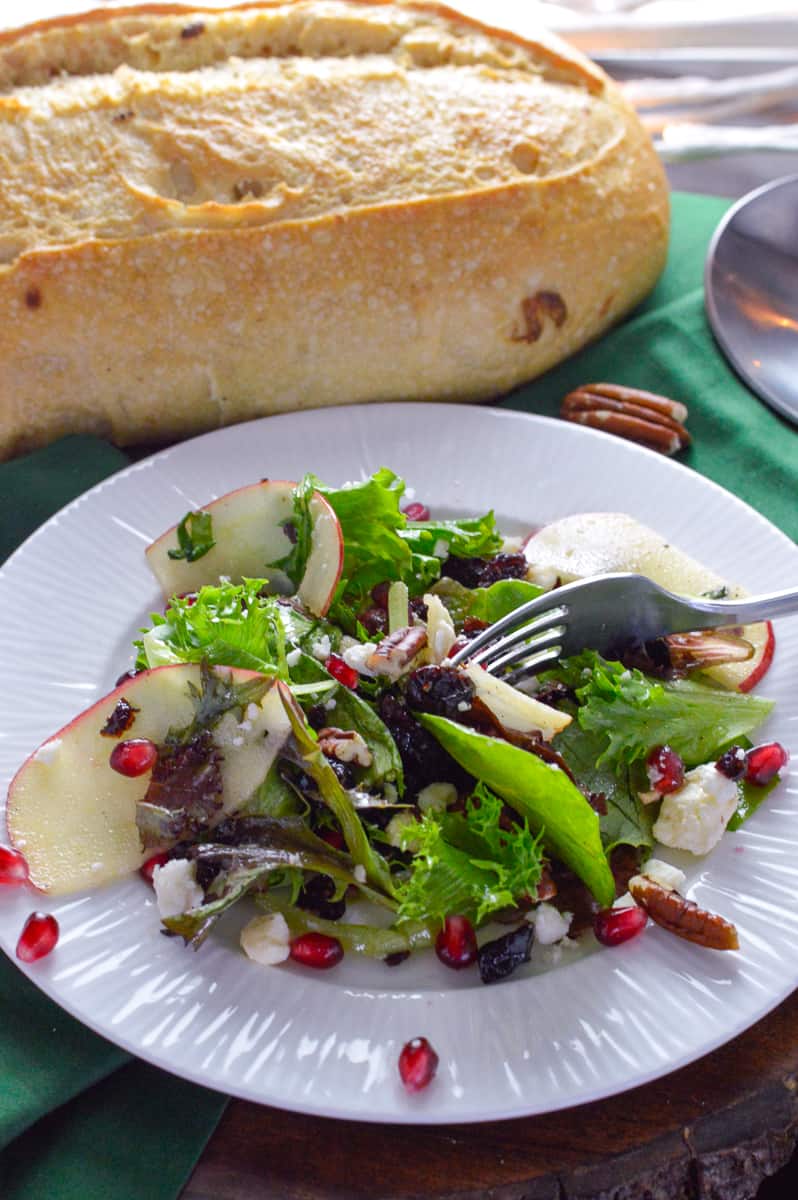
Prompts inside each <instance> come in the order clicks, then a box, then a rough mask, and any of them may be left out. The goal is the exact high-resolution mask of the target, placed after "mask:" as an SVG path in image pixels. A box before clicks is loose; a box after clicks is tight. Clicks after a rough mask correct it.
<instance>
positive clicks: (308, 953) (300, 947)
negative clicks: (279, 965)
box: [291, 933, 344, 971]
mask: <svg viewBox="0 0 798 1200" xmlns="http://www.w3.org/2000/svg"><path fill="white" fill-rule="evenodd" d="M343 956H344V948H343V946H342V945H341V943H340V942H339V941H338V938H334V937H330V936H329V934H327V933H301V934H300V935H299V937H295V938H294V940H293V941H292V942H291V957H292V958H293V960H294V962H298V963H302V965H303V966H304V967H315V968H316V970H317V971H326V970H328V969H329V968H330V967H335V966H337V965H338V963H339V962H340V961H341V959H342V958H343Z"/></svg>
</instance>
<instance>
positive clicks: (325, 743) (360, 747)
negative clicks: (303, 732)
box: [319, 725, 373, 767]
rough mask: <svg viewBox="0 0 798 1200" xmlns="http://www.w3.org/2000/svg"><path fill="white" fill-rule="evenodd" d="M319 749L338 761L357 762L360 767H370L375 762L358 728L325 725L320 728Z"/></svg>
mask: <svg viewBox="0 0 798 1200" xmlns="http://www.w3.org/2000/svg"><path fill="white" fill-rule="evenodd" d="M319 749H320V750H321V752H322V754H326V755H327V757H328V758H335V759H337V760H338V762H343V763H356V764H357V766H359V767H370V766H371V764H372V762H373V758H372V755H371V751H370V750H369V748H368V746H367V745H366V743H365V742H364V740H363V738H362V737H361V736H360V734H359V733H358V732H357V730H356V729H338V728H336V727H335V726H333V725H327V726H325V728H324V729H320V730H319Z"/></svg>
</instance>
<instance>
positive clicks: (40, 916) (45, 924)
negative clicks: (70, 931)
mask: <svg viewBox="0 0 798 1200" xmlns="http://www.w3.org/2000/svg"><path fill="white" fill-rule="evenodd" d="M57 942H58V922H57V921H56V919H55V917H54V916H53V915H52V914H51V913H41V912H33V913H31V915H30V916H29V917H28V919H27V921H26V922H25V924H24V925H23V927H22V933H21V934H20V935H19V941H18V942H17V958H19V959H21V961H22V962H26V963H32V962H36V961H37V960H38V959H40V958H44V957H45V956H46V955H48V954H49V953H50V951H51V950H54V949H55V947H56V944H57Z"/></svg>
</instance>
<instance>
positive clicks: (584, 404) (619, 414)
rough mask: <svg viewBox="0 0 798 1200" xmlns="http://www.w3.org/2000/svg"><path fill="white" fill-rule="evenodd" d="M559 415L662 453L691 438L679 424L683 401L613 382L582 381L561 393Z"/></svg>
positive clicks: (683, 414)
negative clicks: (562, 394) (565, 392)
mask: <svg viewBox="0 0 798 1200" xmlns="http://www.w3.org/2000/svg"><path fill="white" fill-rule="evenodd" d="M560 415H561V416H562V417H564V418H565V420H566V421H574V422H576V423H577V424H580V425H588V426H590V427H591V428H592V429H603V430H604V431H605V432H606V433H614V434H616V435H617V436H619V437H623V438H627V439H628V440H629V441H633V442H639V443H640V444H642V445H644V446H648V447H650V448H651V449H653V450H659V451H661V452H662V453H663V454H675V453H676V452H677V451H678V450H682V449H684V447H685V446H689V444H690V441H691V438H690V434H689V433H688V432H687V430H686V429H685V427H684V424H683V422H684V421H685V420H686V419H687V409H686V407H685V405H684V404H682V403H680V402H679V401H678V400H670V399H669V398H668V397H667V396H657V395H655V394H654V393H653V392H646V391H643V390H642V389H640V388H630V387H624V386H623V385H621V384H617V383H587V384H583V385H582V387H578V388H576V389H575V390H574V391H573V392H569V393H568V395H567V396H566V397H565V399H564V400H563V402H562V408H561V411H560Z"/></svg>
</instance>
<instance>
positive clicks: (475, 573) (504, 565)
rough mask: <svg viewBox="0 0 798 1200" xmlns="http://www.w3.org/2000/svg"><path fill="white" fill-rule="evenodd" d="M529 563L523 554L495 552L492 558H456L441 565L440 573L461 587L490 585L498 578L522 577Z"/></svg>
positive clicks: (449, 559)
mask: <svg viewBox="0 0 798 1200" xmlns="http://www.w3.org/2000/svg"><path fill="white" fill-rule="evenodd" d="M528 566H529V564H528V563H527V561H526V556H525V555H523V554H497V555H495V556H494V557H493V558H456V557H454V556H451V557H449V558H447V559H446V561H445V562H444V563H443V564H442V565H441V575H447V576H448V577H449V579H454V580H456V582H457V583H462V585H463V587H468V588H475V587H490V585H491V584H492V583H497V582H498V581H499V580H500V579H524V578H525V576H526V573H527V568H528Z"/></svg>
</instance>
